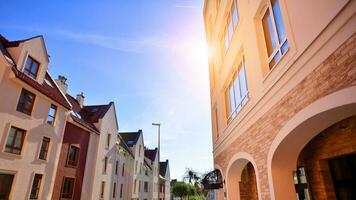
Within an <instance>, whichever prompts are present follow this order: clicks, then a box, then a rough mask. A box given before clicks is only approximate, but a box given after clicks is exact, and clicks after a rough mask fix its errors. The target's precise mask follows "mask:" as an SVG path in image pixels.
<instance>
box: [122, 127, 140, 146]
mask: <svg viewBox="0 0 356 200" xmlns="http://www.w3.org/2000/svg"><path fill="white" fill-rule="evenodd" d="M141 134H142V130H138V131H137V132H120V133H119V135H120V136H121V138H122V139H123V140H124V141H125V143H126V145H127V146H129V147H132V146H134V145H135V144H136V143H137V141H138V138H140V135H141Z"/></svg>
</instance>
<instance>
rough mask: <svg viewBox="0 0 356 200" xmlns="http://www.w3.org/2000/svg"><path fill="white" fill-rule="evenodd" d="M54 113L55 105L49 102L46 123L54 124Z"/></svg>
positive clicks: (55, 112) (55, 110)
mask: <svg viewBox="0 0 356 200" xmlns="http://www.w3.org/2000/svg"><path fill="white" fill-rule="evenodd" d="M56 114H57V106H55V105H53V104H51V107H50V108H49V113H48V117H47V124H49V125H54V122H55V120H56Z"/></svg>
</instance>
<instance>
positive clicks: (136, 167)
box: [135, 160, 138, 173]
mask: <svg viewBox="0 0 356 200" xmlns="http://www.w3.org/2000/svg"><path fill="white" fill-rule="evenodd" d="M137 167H138V162H137V160H136V165H135V172H136V173H137Z"/></svg>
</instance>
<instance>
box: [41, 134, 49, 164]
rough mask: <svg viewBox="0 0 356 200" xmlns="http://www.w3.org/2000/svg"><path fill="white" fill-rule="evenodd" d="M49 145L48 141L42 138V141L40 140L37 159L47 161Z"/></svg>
mask: <svg viewBox="0 0 356 200" xmlns="http://www.w3.org/2000/svg"><path fill="white" fill-rule="evenodd" d="M49 143H50V139H49V138H46V137H44V138H43V140H42V145H41V150H40V156H39V159H42V160H46V159H47V154H48V149H49Z"/></svg>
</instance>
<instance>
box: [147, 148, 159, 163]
mask: <svg viewBox="0 0 356 200" xmlns="http://www.w3.org/2000/svg"><path fill="white" fill-rule="evenodd" d="M157 150H158V149H157V148H155V149H145V157H146V158H148V159H150V160H151V161H155V159H156V154H157V152H158V151H157Z"/></svg>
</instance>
